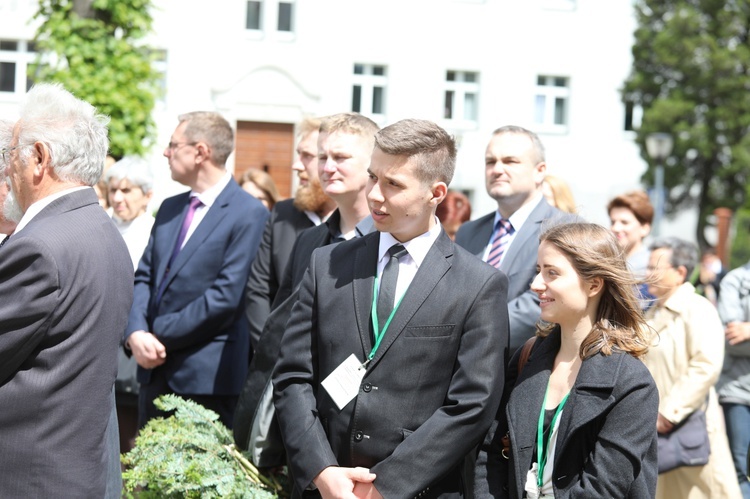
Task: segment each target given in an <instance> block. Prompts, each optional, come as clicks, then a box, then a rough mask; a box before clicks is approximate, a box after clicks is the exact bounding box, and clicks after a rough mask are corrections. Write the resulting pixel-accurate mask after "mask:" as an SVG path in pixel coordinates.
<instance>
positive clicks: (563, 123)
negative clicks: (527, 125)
mask: <svg viewBox="0 0 750 499" xmlns="http://www.w3.org/2000/svg"><path fill="white" fill-rule="evenodd" d="M569 99H570V86H569V79H568V78H567V77H564V76H539V77H537V82H536V97H535V102H534V122H535V123H536V124H537V125H539V126H540V128H541V129H543V130H546V131H561V132H562V131H567V125H568V100H569Z"/></svg>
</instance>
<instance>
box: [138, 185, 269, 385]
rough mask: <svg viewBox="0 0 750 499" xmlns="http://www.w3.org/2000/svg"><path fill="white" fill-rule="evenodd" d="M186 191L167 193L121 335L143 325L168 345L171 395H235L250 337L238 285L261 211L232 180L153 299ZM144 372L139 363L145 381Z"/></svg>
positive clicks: (262, 219)
mask: <svg viewBox="0 0 750 499" xmlns="http://www.w3.org/2000/svg"><path fill="white" fill-rule="evenodd" d="M188 197H189V193H187V192H186V193H183V194H179V195H177V196H174V197H171V198H169V199H166V200H165V201H164V202H163V203H162V205H161V208H160V209H159V212H158V213H157V215H156V221H155V223H154V227H153V229H152V231H151V237H150V239H149V242H148V246H147V247H146V250H145V252H144V254H143V258H142V259H141V262H140V264H139V265H138V270H136V273H135V292H134V298H133V307H132V309H131V311H130V317H129V321H128V327H127V329H126V337H125V340H126V341H127V338H128V336H129V335H130V334H132V333H133V332H134V331H139V330H144V331H150V332H151V333H153V334H154V335H156V337H157V338H158V339H159V341H161V342H162V343H163V344H164V346H165V347H166V350H167V358H166V362H165V363H164V364H163V365H161V366H159V367H157V368H156V369H163V370H165V374H166V378H167V380H168V383H169V386H170V387H171V389H172V390H174V391H175V392H176V393H184V394H192V395H237V394H239V393H240V390H241V389H242V383H243V382H244V380H245V376H246V375H247V358H248V352H249V348H250V339H249V335H248V332H247V321H246V320H245V318H244V314H243V312H244V290H245V283H246V282H247V277H248V273H249V272H250V266H251V264H252V262H253V258H254V257H255V253H256V251H257V249H258V246H259V245H260V240H261V236H262V234H263V228H264V226H265V223H266V220H267V219H268V210H266V208H265V207H264V206H263V204H262V203H261V202H260V201H258V200H257V199H255V198H254V197H252V196H250V195H249V194H247V193H246V192H244V191H243V190H242V189H241V188H240V187H239V186H238V185H237V183H236V182H235V181H234V180H231V181H230V183H229V184H228V185H227V186H226V187H225V188H224V190H223V191H222V192H221V194H219V197H218V198H217V199H216V202H215V203H214V204H213V205H212V206H211V208H209V210H208V212H207V213H206V216H205V218H204V219H203V220H202V221H201V223H200V224H199V225H198V227H197V228H196V229H195V232H194V233H193V234H192V236H191V237H190V239H188V241H187V243H186V244H185V246H184V247H183V248H182V251H180V253H179V254H178V255H177V258H175V261H174V262H173V264H172V266H171V269H170V272H169V275H168V276H167V283H166V287H165V288H164V292H163V295H162V299H161V302H160V303H157V302H156V295H157V291H158V289H159V286H160V285H161V281H162V279H163V278H164V271H165V269H166V267H167V263H168V262H169V258H170V256H171V255H172V250H173V248H174V245H175V243H176V241H177V235H178V233H179V231H180V228H181V226H182V220H183V218H184V217H185V213H186V212H187V208H188ZM151 372H152V371H151V370H148V369H143V368H141V367H140V366H139V367H138V381H139V382H140V383H141V384H148V383H149V381H150V378H151Z"/></svg>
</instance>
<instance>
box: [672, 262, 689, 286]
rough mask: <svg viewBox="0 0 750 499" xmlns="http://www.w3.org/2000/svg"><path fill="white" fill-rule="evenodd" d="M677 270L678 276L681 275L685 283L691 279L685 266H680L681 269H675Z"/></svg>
mask: <svg viewBox="0 0 750 499" xmlns="http://www.w3.org/2000/svg"><path fill="white" fill-rule="evenodd" d="M675 270H676V271H677V273H678V274H680V276H681V277H682V281H683V282H686V281H687V279H688V277H690V276H689V275H687V267H685V266H684V265H680V266H679V267H677V268H675Z"/></svg>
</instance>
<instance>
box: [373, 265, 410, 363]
mask: <svg viewBox="0 0 750 499" xmlns="http://www.w3.org/2000/svg"><path fill="white" fill-rule="evenodd" d="M378 293H379V292H378V278H377V277H376V278H375V286H374V287H373V290H372V313H371V314H370V315H371V316H372V330H373V331H374V334H375V344H374V345H373V346H372V350H370V355H368V356H367V359H368V361H369V360H372V358H373V357H375V352H377V351H378V347H379V346H380V342H381V341H383V336H385V332H386V331H387V330H388V326H390V325H391V321H392V320H393V316H394V315H396V310H398V306H399V305H401V300H402V299H403V297H404V295H401V298H399V299H398V301H397V302H396V305H395V306H394V307H393V311H392V312H391V315H389V316H388V320H387V321H385V326H383V329H382V331H381V330H380V327H379V326H380V324H379V323H378V312H377V311H378ZM404 294H406V293H404Z"/></svg>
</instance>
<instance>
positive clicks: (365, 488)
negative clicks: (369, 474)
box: [354, 482, 383, 499]
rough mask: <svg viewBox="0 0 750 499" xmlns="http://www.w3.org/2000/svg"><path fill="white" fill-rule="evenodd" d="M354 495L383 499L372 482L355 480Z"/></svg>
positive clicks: (370, 498)
mask: <svg viewBox="0 0 750 499" xmlns="http://www.w3.org/2000/svg"><path fill="white" fill-rule="evenodd" d="M354 495H355V496H357V499H383V496H381V495H380V492H378V489H376V488H375V484H374V483H372V482H370V483H365V482H357V484H356V485H355V486H354Z"/></svg>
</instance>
